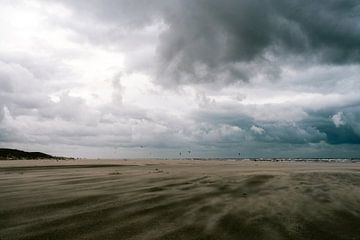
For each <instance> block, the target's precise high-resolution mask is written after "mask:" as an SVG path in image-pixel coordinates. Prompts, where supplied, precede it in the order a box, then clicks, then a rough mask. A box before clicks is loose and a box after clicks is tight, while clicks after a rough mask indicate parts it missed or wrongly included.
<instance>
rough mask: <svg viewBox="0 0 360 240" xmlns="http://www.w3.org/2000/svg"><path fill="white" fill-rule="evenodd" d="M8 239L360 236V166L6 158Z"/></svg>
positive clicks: (1, 196)
mask: <svg viewBox="0 0 360 240" xmlns="http://www.w3.org/2000/svg"><path fill="white" fill-rule="evenodd" d="M0 239H1V240H7V239H37V240H39V239H101V240H105V239H270V240H271V239H360V164H351V163H294V162H287V163H286V162H246V161H243V162H231V161H190V160H186V161H185V160H183V161H179V160H177V161H175V160H168V161H155V160H154V161H151V160H128V161H124V160H119V161H105V160H98V161H96V160H87V161H84V160H76V161H72V160H71V161H69V160H68V161H58V162H56V161H47V160H40V161H0Z"/></svg>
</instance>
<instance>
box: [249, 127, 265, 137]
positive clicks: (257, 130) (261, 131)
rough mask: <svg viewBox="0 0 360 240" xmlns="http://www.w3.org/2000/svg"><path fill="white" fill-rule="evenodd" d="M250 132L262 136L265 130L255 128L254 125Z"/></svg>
mask: <svg viewBox="0 0 360 240" xmlns="http://www.w3.org/2000/svg"><path fill="white" fill-rule="evenodd" d="M250 130H251V131H253V132H254V133H255V134H259V135H262V134H264V133H265V130H264V129H263V128H261V127H257V126H255V125H252V126H251V128H250Z"/></svg>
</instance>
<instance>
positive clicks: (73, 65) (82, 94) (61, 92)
mask: <svg viewBox="0 0 360 240" xmlns="http://www.w3.org/2000/svg"><path fill="white" fill-rule="evenodd" d="M0 36H1V38H0V147H11V148H20V149H24V150H30V151H45V152H48V153H51V154H55V155H65V156H74V157H93V158H97V157H111V158H116V157H119V158H125V157H126V158H128V157H134V158H135V157H179V153H180V152H182V156H181V157H237V156H238V153H239V152H240V153H241V156H243V157H284V156H289V157H356V156H360V79H359V78H360V3H359V1H357V0H317V1H313V0H291V1H290V0H224V1H218V0H192V1H190V0H152V1H149V0H76V1H73V0H59V1H55V0H53V1H52V0H46V1H45V0H0ZM188 151H191V152H190V153H189V152H188Z"/></svg>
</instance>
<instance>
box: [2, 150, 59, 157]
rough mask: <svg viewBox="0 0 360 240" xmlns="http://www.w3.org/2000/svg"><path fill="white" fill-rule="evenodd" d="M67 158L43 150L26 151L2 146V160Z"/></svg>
mask: <svg viewBox="0 0 360 240" xmlns="http://www.w3.org/2000/svg"><path fill="white" fill-rule="evenodd" d="M19 159H21V160H31V159H65V158H64V157H56V156H51V155H49V154H46V153H42V152H25V151H21V150H18V149H10V148H0V160H19Z"/></svg>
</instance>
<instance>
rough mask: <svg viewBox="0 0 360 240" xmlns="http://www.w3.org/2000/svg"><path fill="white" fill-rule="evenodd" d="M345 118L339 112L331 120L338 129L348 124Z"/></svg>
mask: <svg viewBox="0 0 360 240" xmlns="http://www.w3.org/2000/svg"><path fill="white" fill-rule="evenodd" d="M344 117H345V116H344V113H343V112H338V113H336V114H335V115H334V116H332V117H331V120H332V121H333V123H334V124H335V126H336V127H337V128H338V127H340V126H343V125H345V124H346V122H345V118H344Z"/></svg>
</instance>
